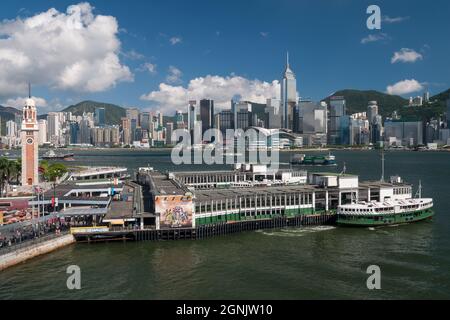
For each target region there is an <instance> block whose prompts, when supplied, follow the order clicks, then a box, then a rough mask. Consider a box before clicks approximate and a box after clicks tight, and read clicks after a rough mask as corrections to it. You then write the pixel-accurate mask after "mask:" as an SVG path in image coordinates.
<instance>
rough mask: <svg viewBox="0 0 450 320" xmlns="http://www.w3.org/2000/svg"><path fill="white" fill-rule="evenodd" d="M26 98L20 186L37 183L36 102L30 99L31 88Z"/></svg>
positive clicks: (22, 133) (37, 129)
mask: <svg viewBox="0 0 450 320" xmlns="http://www.w3.org/2000/svg"><path fill="white" fill-rule="evenodd" d="M28 91H29V93H28V99H27V100H26V101H25V106H24V107H23V114H22V130H21V132H20V137H21V141H22V186H35V185H37V184H38V183H39V181H38V180H39V173H38V170H39V167H38V144H39V137H38V135H39V126H38V122H37V111H36V103H35V102H34V100H33V99H31V88H30V86H29V88H28Z"/></svg>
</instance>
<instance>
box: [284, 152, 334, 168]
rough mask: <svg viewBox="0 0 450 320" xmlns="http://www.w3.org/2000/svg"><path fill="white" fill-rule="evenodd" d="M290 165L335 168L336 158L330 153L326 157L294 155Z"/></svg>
mask: <svg viewBox="0 0 450 320" xmlns="http://www.w3.org/2000/svg"><path fill="white" fill-rule="evenodd" d="M291 164H293V165H299V166H327V167H332V166H337V163H336V156H334V155H332V154H331V153H330V154H328V155H326V156H308V155H305V154H296V155H294V157H293V158H292V160H291Z"/></svg>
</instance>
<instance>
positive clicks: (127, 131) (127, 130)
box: [121, 117, 131, 145]
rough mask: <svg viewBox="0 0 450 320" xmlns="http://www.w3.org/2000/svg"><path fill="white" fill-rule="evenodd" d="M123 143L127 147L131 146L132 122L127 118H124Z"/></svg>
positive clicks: (122, 120)
mask: <svg viewBox="0 0 450 320" xmlns="http://www.w3.org/2000/svg"><path fill="white" fill-rule="evenodd" d="M121 122H122V142H123V144H125V145H130V144H131V120H130V119H129V118H128V117H127V118H122V119H121Z"/></svg>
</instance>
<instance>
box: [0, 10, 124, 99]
mask: <svg viewBox="0 0 450 320" xmlns="http://www.w3.org/2000/svg"><path fill="white" fill-rule="evenodd" d="M118 32H119V31H118V23H117V20H116V19H115V18H114V17H111V16H103V15H95V14H94V12H93V8H92V7H91V5H90V4H89V3H80V4H77V5H72V6H69V7H68V8H67V11H66V12H65V13H62V12H59V11H57V10H56V9H54V8H52V9H49V10H48V11H46V12H42V13H39V14H36V15H34V16H31V17H27V18H21V17H18V18H16V19H15V20H4V21H3V22H0V97H13V96H16V95H18V94H21V93H22V94H23V93H24V92H26V87H27V83H28V82H31V83H33V84H35V85H44V86H48V87H50V88H52V89H60V90H72V91H77V92H99V91H104V90H107V89H109V88H111V87H114V86H115V85H116V84H117V83H119V82H120V81H132V80H133V74H132V73H131V72H130V70H129V68H128V67H127V66H125V65H123V64H122V63H121V62H120V59H119V53H120V47H121V43H120V41H119V39H118V37H117V35H118Z"/></svg>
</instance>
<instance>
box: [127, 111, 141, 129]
mask: <svg viewBox="0 0 450 320" xmlns="http://www.w3.org/2000/svg"><path fill="white" fill-rule="evenodd" d="M126 117H127V118H128V119H130V120H135V121H136V126H139V125H140V124H139V109H138V108H128V109H127V110H126Z"/></svg>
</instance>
